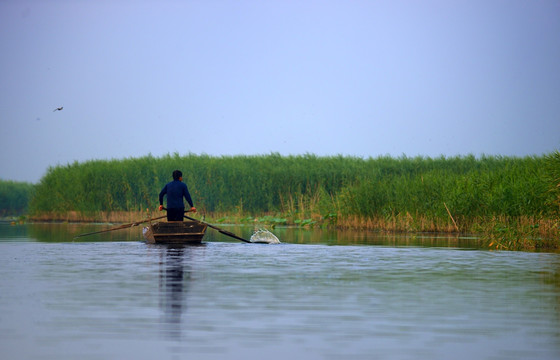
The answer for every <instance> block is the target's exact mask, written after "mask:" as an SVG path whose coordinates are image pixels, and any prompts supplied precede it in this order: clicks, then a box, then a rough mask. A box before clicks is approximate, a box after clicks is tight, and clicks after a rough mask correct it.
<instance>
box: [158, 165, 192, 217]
mask: <svg viewBox="0 0 560 360" xmlns="http://www.w3.org/2000/svg"><path fill="white" fill-rule="evenodd" d="M165 194H167V221H183V214H184V213H185V203H184V202H183V198H185V199H186V200H187V202H188V203H189V205H190V206H191V211H192V212H196V208H195V207H194V206H193V202H192V199H191V194H190V193H189V189H188V188H187V184H185V183H184V182H183V173H182V172H181V171H179V170H175V171H173V181H171V182H169V183H167V184H166V185H165V186H164V187H163V189H161V192H160V193H159V211H162V210H163V196H164V195H165Z"/></svg>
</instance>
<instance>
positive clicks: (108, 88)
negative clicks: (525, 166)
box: [0, 0, 560, 182]
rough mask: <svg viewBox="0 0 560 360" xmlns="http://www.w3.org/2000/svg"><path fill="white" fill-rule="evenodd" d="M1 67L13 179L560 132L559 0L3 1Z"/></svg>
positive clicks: (4, 149) (413, 150)
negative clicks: (160, 160) (64, 170)
mask: <svg viewBox="0 0 560 360" xmlns="http://www.w3.org/2000/svg"><path fill="white" fill-rule="evenodd" d="M0 71H1V73H0V79H1V80H0V94H1V96H0V123H1V128H2V131H1V135H0V142H1V153H0V178H1V179H7V180H18V181H30V182H38V181H39V179H40V178H41V177H42V176H43V175H44V174H45V172H46V171H47V168H48V167H49V166H55V165H57V164H61V165H65V164H67V163H69V162H70V163H72V162H74V161H76V160H77V161H86V160H91V159H113V158H116V159H120V158H127V157H139V156H144V155H148V154H150V153H151V154H152V155H154V156H161V155H165V154H167V153H174V152H178V153H179V154H187V153H189V152H192V153H195V154H201V153H205V154H210V155H217V156H219V155H236V154H268V153H271V152H278V153H280V154H283V155H290V154H295V155H297V154H305V153H313V154H316V155H320V156H323V155H338V154H342V155H350V156H360V157H377V156H379V155H392V156H395V157H398V156H401V155H403V154H404V155H407V156H416V155H422V156H430V157H437V156H440V155H446V156H454V155H467V154H474V155H481V154H488V155H506V156H524V155H541V154H543V153H549V152H551V151H553V150H555V149H559V148H560V1H558V0H554V1H552V0H549V1H541V0H535V1H529V0H523V1H521V0H518V1H516V0H505V1H493V0H468V1H453V0H442V1H430V0H423V1H413V0H409V1H394V0H390V1H374V0H372V1H350V0H341V1H304V0H299V1H286V0H281V1H272V0H271V1H211V0H205V1H124V0H120V1H119V0H116V1H115V0H110V1H98V0H96V1H87V0H82V1H78V0H75V1H29V0H16V1H12V0H0ZM59 106H63V107H64V109H63V110H62V111H57V112H53V109H55V108H56V107H59Z"/></svg>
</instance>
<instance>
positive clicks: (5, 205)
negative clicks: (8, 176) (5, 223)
mask: <svg viewBox="0 0 560 360" xmlns="http://www.w3.org/2000/svg"><path fill="white" fill-rule="evenodd" d="M34 190H35V186H34V185H33V184H30V183H26V182H16V181H8V180H1V179H0V217H5V216H20V215H23V214H25V213H26V212H27V211H28V206H29V201H30V200H31V197H32V196H33V193H34Z"/></svg>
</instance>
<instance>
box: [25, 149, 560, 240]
mask: <svg viewBox="0 0 560 360" xmlns="http://www.w3.org/2000/svg"><path fill="white" fill-rule="evenodd" d="M174 169H181V170H182V171H183V173H184V178H185V181H186V182H187V184H188V186H189V189H190V192H191V195H192V196H193V199H194V202H195V206H197V208H198V209H199V211H200V212H201V213H202V214H205V215H206V216H207V219H212V220H214V221H228V222H257V223H265V224H271V225H275V224H286V225H291V224H295V225H299V226H332V227H337V228H356V229H371V230H380V231H410V232H458V233H478V234H485V238H486V239H487V241H488V245H491V246H493V247H497V248H504V249H505V248H507V249H516V248H554V247H557V246H558V240H559V222H558V214H559V209H560V187H559V183H560V180H559V179H560V153H559V152H555V153H552V154H549V155H544V156H529V157H522V158H518V157H502V156H482V157H480V158H477V157H475V156H457V157H439V158H427V157H413V158H411V157H405V156H403V157H400V158H392V157H378V158H368V159H363V158H358V157H347V156H332V157H318V156H315V155H311V154H306V155H299V156H281V155H279V154H269V155H258V156H221V157H214V156H208V155H194V154H188V155H184V156H180V155H179V154H174V155H167V156H163V157H159V158H156V157H153V156H145V157H141V158H129V159H123V160H94V161H88V162H84V163H77V162H76V163H73V164H68V165H66V166H57V167H52V168H50V169H49V170H48V172H47V174H46V175H45V176H44V177H43V178H42V179H41V181H40V183H39V184H38V185H37V186H36V190H35V195H34V196H33V198H32V200H31V202H30V214H31V215H32V217H33V218H35V219H62V220H81V221H107V220H109V221H119V220H120V221H128V220H130V219H131V218H135V219H137V218H138V216H147V215H148V214H146V213H150V212H152V211H154V210H155V209H156V208H157V205H158V196H157V195H158V193H159V190H160V189H161V188H162V186H163V185H164V184H165V183H166V182H168V181H170V180H171V179H170V177H171V173H172V171H173V170H174Z"/></svg>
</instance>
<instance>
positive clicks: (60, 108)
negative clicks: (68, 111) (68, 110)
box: [53, 106, 64, 112]
mask: <svg viewBox="0 0 560 360" xmlns="http://www.w3.org/2000/svg"><path fill="white" fill-rule="evenodd" d="M63 107H64V106H61V107H59V108H56V109H54V110H53V112H55V111H57V110H58V111H60V110H62V108H63Z"/></svg>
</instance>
